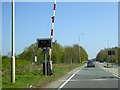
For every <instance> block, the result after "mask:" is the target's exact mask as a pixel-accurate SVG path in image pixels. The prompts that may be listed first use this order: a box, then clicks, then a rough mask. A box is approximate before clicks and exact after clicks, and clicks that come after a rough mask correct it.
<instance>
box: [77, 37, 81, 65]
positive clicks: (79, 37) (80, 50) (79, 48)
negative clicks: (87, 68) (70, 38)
mask: <svg viewBox="0 0 120 90" xmlns="http://www.w3.org/2000/svg"><path fill="white" fill-rule="evenodd" d="M78 50H79V63H81V55H80V54H81V53H80V51H81V50H80V35H79V49H78Z"/></svg>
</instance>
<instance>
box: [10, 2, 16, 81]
mask: <svg viewBox="0 0 120 90" xmlns="http://www.w3.org/2000/svg"><path fill="white" fill-rule="evenodd" d="M14 9H15V2H14V0H12V57H11V83H15V40H14V39H15V35H14V34H15V10H14Z"/></svg>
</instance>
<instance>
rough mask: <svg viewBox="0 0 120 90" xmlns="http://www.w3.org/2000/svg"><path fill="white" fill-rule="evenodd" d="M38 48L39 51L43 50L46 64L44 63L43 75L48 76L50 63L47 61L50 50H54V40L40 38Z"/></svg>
mask: <svg viewBox="0 0 120 90" xmlns="http://www.w3.org/2000/svg"><path fill="white" fill-rule="evenodd" d="M37 46H38V49H39V48H41V49H43V54H44V62H43V75H46V76H47V75H48V73H47V71H48V67H47V66H48V65H47V63H48V61H47V53H48V50H47V49H48V48H52V40H51V38H39V39H37Z"/></svg>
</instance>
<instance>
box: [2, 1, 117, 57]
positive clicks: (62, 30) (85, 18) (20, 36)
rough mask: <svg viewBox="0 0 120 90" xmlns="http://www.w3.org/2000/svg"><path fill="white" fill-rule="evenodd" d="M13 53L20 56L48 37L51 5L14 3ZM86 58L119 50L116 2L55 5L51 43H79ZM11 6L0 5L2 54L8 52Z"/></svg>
mask: <svg viewBox="0 0 120 90" xmlns="http://www.w3.org/2000/svg"><path fill="white" fill-rule="evenodd" d="M15 7H16V8H15V9H16V10H15V14H16V15H15V45H16V46H15V52H16V53H17V54H19V53H21V52H22V51H23V50H24V49H25V48H26V47H28V46H29V45H31V44H32V43H35V42H36V39H37V38H46V37H47V38H48V37H50V30H51V16H52V14H53V3H52V2H39V3H33V2H31V3H29V2H27V3H25V2H22V3H18V2H17V3H16V6H15ZM79 36H80V45H81V46H82V47H83V48H84V49H85V50H86V51H87V53H88V55H89V58H94V57H96V55H97V53H98V52H99V51H100V49H104V48H107V47H108V42H109V47H115V46H118V4H117V2H116V3H115V2H114V3H113V2H111V3H110V2H106V3H105V2H103V3H102V2H75V3H73V2H71V3H69V2H66V3H65V2H58V3H57V9H56V16H55V31H54V40H57V42H59V43H60V44H61V45H63V46H66V45H71V46H72V45H73V44H76V43H78V42H79ZM10 41H11V3H8V2H7V3H2V54H3V55H4V54H7V53H8V52H10V51H11V42H10Z"/></svg>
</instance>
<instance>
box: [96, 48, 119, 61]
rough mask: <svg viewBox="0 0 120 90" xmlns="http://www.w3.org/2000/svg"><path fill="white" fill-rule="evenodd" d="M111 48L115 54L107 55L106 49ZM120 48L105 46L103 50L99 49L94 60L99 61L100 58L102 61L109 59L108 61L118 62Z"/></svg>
mask: <svg viewBox="0 0 120 90" xmlns="http://www.w3.org/2000/svg"><path fill="white" fill-rule="evenodd" d="M110 50H113V51H115V55H108V51H110ZM118 52H120V48H118V47H114V48H106V49H104V50H101V51H100V52H99V53H98V54H97V57H96V60H97V61H99V60H100V59H103V60H104V61H107V60H109V61H110V62H114V63H119V62H118V61H119V58H120V53H118Z"/></svg>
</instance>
